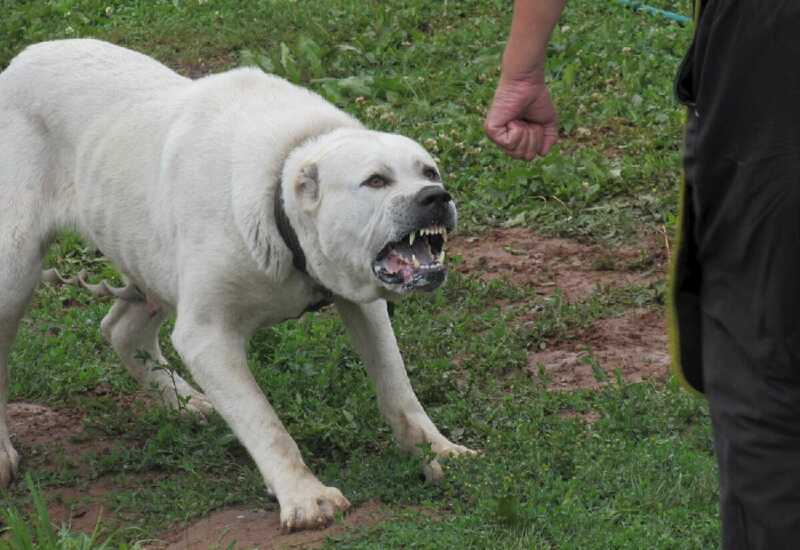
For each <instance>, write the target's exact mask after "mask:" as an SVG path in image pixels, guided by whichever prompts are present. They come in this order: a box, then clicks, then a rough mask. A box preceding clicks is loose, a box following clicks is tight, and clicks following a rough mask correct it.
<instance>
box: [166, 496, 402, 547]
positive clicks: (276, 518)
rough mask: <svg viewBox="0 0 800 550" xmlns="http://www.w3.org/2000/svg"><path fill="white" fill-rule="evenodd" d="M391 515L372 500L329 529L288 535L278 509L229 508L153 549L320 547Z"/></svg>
mask: <svg viewBox="0 0 800 550" xmlns="http://www.w3.org/2000/svg"><path fill="white" fill-rule="evenodd" d="M390 515H391V513H390V512H389V510H387V509H386V508H385V507H384V506H383V505H382V504H381V503H380V502H377V501H370V502H367V503H364V504H362V505H361V506H359V507H358V508H356V509H354V510H353V511H351V512H349V513H348V514H347V515H346V516H345V517H344V518H343V519H342V520H341V521H339V522H336V523H334V524H333V525H331V526H330V527H328V528H326V529H321V530H319V531H300V532H298V533H289V534H284V533H282V532H281V522H280V514H279V512H278V511H277V510H275V511H267V510H253V509H250V508H243V507H238V508H227V509H224V510H219V511H217V512H214V513H212V514H211V515H209V516H207V517H205V518H203V519H201V520H199V521H197V522H196V523H193V524H192V525H189V526H188V527H183V528H179V529H176V530H174V531H172V532H170V533H168V534H167V535H165V536H164V537H163V543H161V544H158V545H155V546H152V548H166V549H169V550H200V549H203V550H205V549H207V548H209V547H218V548H227V547H228V545H230V544H231V543H234V542H235V543H236V547H237V548H254V547H255V548H260V549H266V548H270V549H272V548H276V549H277V548H317V547H319V546H321V545H322V544H323V543H324V542H325V540H326V539H327V538H329V537H335V536H339V535H341V534H343V533H345V532H347V531H349V530H352V529H356V528H360V527H368V526H370V525H374V524H376V523H379V522H381V521H383V520H385V519H387V518H388V517H389V516H390Z"/></svg>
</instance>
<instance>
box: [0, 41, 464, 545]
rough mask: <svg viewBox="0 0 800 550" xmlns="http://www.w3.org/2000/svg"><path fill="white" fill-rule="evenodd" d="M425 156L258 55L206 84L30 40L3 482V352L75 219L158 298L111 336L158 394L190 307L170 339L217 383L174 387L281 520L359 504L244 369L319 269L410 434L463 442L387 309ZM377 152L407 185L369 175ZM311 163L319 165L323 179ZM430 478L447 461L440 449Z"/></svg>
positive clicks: (9, 320) (319, 517) (0, 136)
mask: <svg viewBox="0 0 800 550" xmlns="http://www.w3.org/2000/svg"><path fill="white" fill-rule="evenodd" d="M421 164H428V165H435V164H434V161H433V159H432V158H431V157H430V156H429V155H428V153H426V152H425V151H424V149H422V148H421V147H420V146H419V145H418V144H416V143H415V142H413V141H411V140H409V139H407V138H404V137H401V136H398V135H392V134H384V133H378V132H371V131H368V130H366V129H364V128H363V126H362V125H361V124H360V123H359V122H358V121H356V120H355V119H353V118H352V117H350V116H349V115H347V114H345V113H343V112H342V111H340V110H338V109H336V108H335V107H333V106H332V105H330V104H329V103H327V102H326V101H324V100H323V99H322V98H320V97H319V96H317V95H315V94H313V93H311V92H309V91H308V90H305V89H303V88H300V87H297V86H294V85H292V84H290V83H288V82H286V81H284V80H282V79H280V78H277V77H274V76H269V75H266V74H264V73H262V72H260V71H257V70H254V69H237V70H233V71H229V72H227V73H223V74H219V75H213V76H209V77H206V78H202V79H200V80H196V81H193V80H189V79H186V78H183V77H181V76H179V75H177V74H175V73H174V72H172V71H171V70H169V69H167V68H166V67H164V66H163V65H161V64H159V63H157V62H156V61H154V60H152V59H150V58H148V57H146V56H144V55H141V54H138V53H135V52H132V51H129V50H126V49H123V48H119V47H116V46H112V45H110V44H106V43H103V42H99V41H95V40H67V41H58V42H47V43H42V44H38V45H35V46H31V47H29V48H28V49H26V50H25V51H24V52H23V53H21V54H20V55H19V56H18V57H17V58H15V59H14V60H13V61H12V63H11V65H10V66H9V67H8V68H7V69H6V70H5V71H4V72H3V73H2V74H0V484H2V485H5V484H7V483H8V482H9V481H10V479H11V477H12V476H13V475H14V473H15V470H16V467H17V462H18V458H17V453H16V452H15V451H14V449H13V447H12V445H11V441H10V439H9V433H8V427H7V419H6V394H7V361H8V354H9V351H10V347H11V345H12V342H13V339H14V336H15V333H16V330H17V325H18V322H19V320H20V318H21V317H22V315H23V313H24V310H25V308H26V306H27V304H28V302H29V299H30V297H31V294H32V292H33V289H34V288H35V286H36V284H37V283H38V281H39V279H40V272H41V263H42V256H43V254H44V252H45V250H46V245H47V244H48V243H49V241H50V240H51V239H52V238H53V236H54V235H55V234H56V232H57V231H59V230H61V229H63V228H72V229H74V230H77V231H78V232H80V234H81V235H83V236H84V237H85V238H86V239H88V240H89V241H91V242H92V243H93V244H94V245H95V246H97V247H98V248H99V249H100V250H101V251H102V252H103V253H104V254H105V255H106V256H107V257H108V258H109V259H110V260H111V261H113V262H114V264H115V265H116V267H117V268H118V269H119V270H120V272H122V273H123V274H124V276H125V277H126V278H127V279H128V281H129V282H130V284H131V285H135V287H136V288H137V289H138V290H139V291H140V293H141V294H143V295H145V296H146V301H139V302H136V301H130V300H129V301H125V300H118V301H117V302H116V303H115V305H114V306H113V308H112V309H111V311H110V313H109V314H108V316H107V317H106V318H105V319H104V320H103V323H102V330H103V333H104V334H105V335H106V337H107V338H108V339H109V340H110V341H111V343H112V345H113V346H114V348H115V349H116V350H117V352H118V353H119V354H120V356H121V358H122V361H123V363H124V364H125V365H126V367H127V368H128V369H129V370H130V371H131V373H132V374H133V375H134V376H135V377H136V378H138V379H139V380H140V381H142V382H143V383H150V384H156V385H157V386H158V387H159V388H161V389H162V390H167V389H169V388H172V381H171V380H167V379H165V378H164V376H163V372H162V371H159V370H153V369H152V368H150V367H149V366H148V365H147V364H142V361H141V355H139V352H141V351H145V352H147V354H148V355H149V356H150V357H151V358H152V359H153V361H154V362H163V357H162V355H161V352H160V350H159V349H158V339H157V335H158V328H159V326H160V325H161V322H162V320H163V319H164V317H165V316H166V315H167V314H168V312H170V311H174V312H175V313H177V319H176V323H175V330H174V332H173V335H172V341H173V343H174V345H175V348H176V350H177V351H178V353H179V354H180V356H181V358H182V359H183V360H184V361H185V363H186V364H187V366H188V368H189V370H190V372H191V373H192V375H193V377H194V379H195V380H196V381H197V383H198V384H199V385H200V387H201V388H202V389H203V391H204V392H205V395H203V394H201V393H199V392H197V391H196V390H194V389H192V388H191V386H189V384H187V383H186V382H185V381H183V380H181V379H180V378H178V379H177V381H176V383H177V389H178V393H179V394H180V396H181V397H188V398H189V407H190V408H191V409H194V410H198V411H206V412H207V411H210V410H211V408H212V406H213V408H214V409H216V410H217V411H218V412H219V413H220V414H221V415H222V416H223V418H225V420H226V421H227V422H228V423H229V425H230V426H231V428H232V429H233V431H234V432H235V433H236V435H237V436H238V437H239V439H240V440H241V441H242V443H243V444H244V446H245V447H246V448H247V450H248V451H249V452H250V454H251V456H252V457H253V459H254V461H255V463H256V464H257V466H258V468H259V470H260V471H261V473H262V474H263V476H264V480H265V482H266V483H267V484H268V486H269V487H270V488H271V489H272V491H274V493H275V495H276V496H277V498H278V501H279V502H280V505H281V521H282V524H283V526H284V527H285V528H286V529H289V530H291V529H298V528H307V527H314V526H318V525H321V524H325V523H327V522H329V521H330V520H331V519H332V518H333V515H334V513H335V511H336V510H342V509H345V508H347V506H349V503H348V502H347V500H346V499H345V498H344V496H342V494H341V493H340V492H339V491H338V490H337V489H335V488H332V487H325V486H324V485H322V484H321V483H320V482H319V481H318V480H317V479H316V477H314V475H313V474H312V473H311V472H310V471H309V469H308V468H307V467H306V465H305V464H304V463H303V460H302V458H301V456H300V453H299V451H298V449H297V445H296V444H295V442H294V441H293V440H292V438H291V437H290V436H289V434H288V433H287V432H286V430H285V429H284V427H283V425H282V424H281V422H280V420H279V419H278V417H277V415H276V414H275V412H274V411H273V409H272V407H271V406H270V404H269V403H268V402H267V400H266V398H265V396H264V394H263V393H262V392H261V390H260V388H259V387H258V385H257V384H256V382H255V380H254V379H253V377H252V375H251V373H250V371H249V370H248V368H247V361H246V356H245V344H246V341H247V339H248V338H249V337H250V335H251V334H252V333H253V331H255V330H256V329H257V328H258V327H261V326H265V325H269V324H273V323H277V322H280V321H282V320H284V319H287V318H292V317H296V316H298V315H300V314H301V313H302V312H303V311H304V309H305V308H306V307H307V306H308V305H309V304H312V303H315V302H317V301H319V300H320V299H321V298H322V296H323V295H322V294H321V293H320V292H319V291H318V290H315V289H316V288H318V287H317V286H316V285H315V284H314V281H316V282H317V283H322V284H323V285H324V286H325V287H327V288H329V289H330V290H332V291H333V292H334V293H335V294H336V296H337V298H336V305H337V307H338V310H339V312H340V314H341V316H342V318H343V320H344V322H345V324H346V326H347V328H348V331H349V333H350V335H351V338H352V340H353V343H354V345H355V347H356V348H357V350H358V352H359V353H360V354H361V356H362V358H363V360H364V363H365V364H366V367H367V370H368V372H369V374H370V376H371V377H372V379H373V381H374V384H375V387H376V390H377V394H378V403H379V406H380V409H381V412H382V413H383V415H384V417H385V418H386V420H387V421H388V423H389V424H390V425H391V427H392V429H393V431H394V434H395V436H396V438H397V440H398V442H399V444H400V445H401V447H402V448H404V449H406V450H408V451H410V452H417V445H418V444H419V443H425V442H428V443H430V444H431V445H432V448H433V450H434V452H436V454H437V455H438V456H446V455H450V454H461V453H465V452H468V450H467V449H465V448H464V447H461V446H459V445H455V444H453V443H451V442H450V441H448V440H447V439H446V438H445V437H443V436H442V435H441V434H440V433H439V431H438V430H437V429H436V427H435V426H434V425H433V423H432V422H431V420H430V419H429V418H428V416H427V415H426V414H425V412H424V410H423V409H422V406H421V405H420V403H419V401H418V400H417V398H416V396H415V395H414V392H413V390H412V389H411V385H410V384H409V381H408V377H407V376H406V372H405V367H404V365H403V360H402V358H401V356H400V352H399V350H398V347H397V342H396V340H395V337H394V333H393V331H392V328H391V325H390V322H389V319H388V315H387V312H386V305H385V302H384V298H387V297H391V296H392V295H393V291H392V290H391V288H390V287H389V286H388V285H385V284H383V283H380V282H379V281H378V280H377V279H376V277H375V276H374V274H373V273H372V271H371V268H370V266H371V262H372V260H373V259H374V258H375V256H376V254H377V253H378V252H379V251H380V249H381V248H382V247H383V246H384V245H385V244H386V243H387V242H389V240H391V238H392V237H393V236H394V237H395V238H396V232H397V225H398V223H399V222H398V219H399V218H398V216H400V217H402V215H403V210H404V206H405V204H406V203H407V201H408V199H409V197H411V196H413V195H414V194H415V193H416V192H417V191H418V190H419V189H421V188H422V187H424V186H426V185H430V183H431V182H430V181H426V180H424V179H422V178H421V177H420V175H419V166H420V165H421ZM382 166H383V167H386V166H388V167H389V169H390V170H391V171H392V173H393V174H394V176H395V180H396V182H395V184H393V185H392V186H391V187H390V188H387V189H381V190H376V189H371V188H366V187H363V186H360V185H359V183H360V182H361V181H363V180H364V179H365V178H366V177H367V176H368V175H370V174H371V173H373V172H374V171H375V170H376V169H379V168H380V167H382ZM310 168H313V170H314V173H315V174H316V175H317V177H316V179H314V180H313V181H311V183H310V184H308V183H309V182H308V181H306V180H307V178H306V176H307V173H308V171H309V169H310ZM281 171H282V172H281ZM304 178H305V179H304ZM280 180H282V182H283V183H282V193H283V195H282V196H283V199H284V202H285V208H286V212H287V215H288V217H289V219H290V221H291V223H292V225H293V226H294V228H295V229H296V231H297V234H298V236H299V239H300V241H301V244H302V247H303V249H304V251H305V252H306V255H307V259H308V271H309V273H310V275H311V277H312V278H313V280H312V279H309V277H307V276H304V275H302V274H301V273H300V272H298V271H297V270H296V269H295V268H294V267H293V266H292V256H291V254H290V251H289V250H288V248H287V247H286V245H285V244H284V242H283V240H282V239H281V237H280V235H279V234H278V232H277V229H276V225H275V222H274V219H273V192H274V189H275V188H274V186H275V185H277V184H278V182H279V181H280ZM304 182H305V183H304ZM404 201H406V202H404ZM176 397H177V396H176ZM173 402H174V403H177V399H176V398H173ZM427 473H428V474H429V475H430V476H431V477H437V476H439V475H441V472H440V469H439V467H438V465H437V464H436V463H435V462H434V463H433V464H431V465H430V466H429V468H428V472H427Z"/></svg>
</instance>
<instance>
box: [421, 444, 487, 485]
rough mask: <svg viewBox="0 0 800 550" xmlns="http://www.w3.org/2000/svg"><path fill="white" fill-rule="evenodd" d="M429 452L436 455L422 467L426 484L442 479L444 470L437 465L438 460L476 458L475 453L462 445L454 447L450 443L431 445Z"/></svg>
mask: <svg viewBox="0 0 800 550" xmlns="http://www.w3.org/2000/svg"><path fill="white" fill-rule="evenodd" d="M431 450H432V451H433V452H435V453H436V458H434V459H433V460H431V461H430V462H428V463H427V464H423V466H422V473H423V474H424V475H425V481H426V482H428V483H437V482H439V481H441V480H442V478H443V477H444V470H442V465H441V464H440V463H439V460H440V459H442V460H445V459H447V458H450V457H457V456H476V455H477V454H478V452H477V451H473V450H472V449H469V448H467V447H464V446H463V445H456V444H455V443H452V442H450V441H445V442H444V443H440V444H439V445H433V446H432V447H431Z"/></svg>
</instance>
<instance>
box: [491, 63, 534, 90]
mask: <svg viewBox="0 0 800 550" xmlns="http://www.w3.org/2000/svg"><path fill="white" fill-rule="evenodd" d="M500 84H501V85H511V86H513V85H515V84H526V85H530V84H544V65H543V64H542V65H523V66H518V65H514V64H506V63H503V65H502V66H501V68H500Z"/></svg>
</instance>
